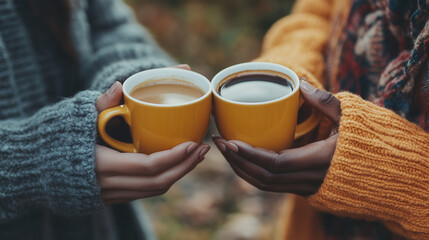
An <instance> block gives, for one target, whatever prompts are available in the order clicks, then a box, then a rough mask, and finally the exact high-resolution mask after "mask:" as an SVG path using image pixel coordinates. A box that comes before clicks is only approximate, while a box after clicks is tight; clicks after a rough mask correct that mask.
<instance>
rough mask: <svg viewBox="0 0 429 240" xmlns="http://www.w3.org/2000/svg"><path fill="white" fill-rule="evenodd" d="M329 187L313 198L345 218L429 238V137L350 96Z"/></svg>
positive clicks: (391, 114)
mask: <svg viewBox="0 0 429 240" xmlns="http://www.w3.org/2000/svg"><path fill="white" fill-rule="evenodd" d="M337 98H338V99H339V100H340V101H341V109H342V117H341V122H340V127H339V137H338V142H337V147H336V151H335V153H334V157H333V159H332V162H331V166H330V168H329V170H328V173H327V175H326V178H325V180H324V183H323V184H322V186H321V188H320V189H319V191H318V192H317V193H316V194H315V195H313V196H311V197H310V198H309V201H310V203H311V204H312V205H313V206H315V207H316V208H318V209H320V210H322V211H327V212H331V213H333V214H336V215H339V216H346V217H354V218H363V219H366V220H378V221H382V222H384V224H385V225H386V226H387V227H389V228H390V229H391V230H392V231H394V232H396V233H399V234H401V235H404V236H406V237H409V238H412V239H423V238H425V239H426V238H427V237H429V151H428V146H429V134H428V133H426V132H425V131H423V130H422V129H420V128H419V127H417V126H416V125H414V124H412V123H410V122H408V121H407V120H405V119H403V118H401V117H400V116H398V115H396V114H395V113H394V112H392V111H390V110H388V109H385V108H382V107H378V106H375V105H373V104H372V103H370V102H367V101H364V100H362V99H361V98H360V97H358V96H356V95H353V94H350V93H340V94H337Z"/></svg>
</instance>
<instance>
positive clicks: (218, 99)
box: [212, 62, 321, 152]
mask: <svg viewBox="0 0 429 240" xmlns="http://www.w3.org/2000/svg"><path fill="white" fill-rule="evenodd" d="M252 74H253V75H260V74H263V75H274V76H278V77H281V78H284V79H286V80H288V81H289V82H290V84H291V85H292V91H291V92H290V93H289V94H286V95H284V96H282V97H280V98H277V99H274V100H270V101H265V102H239V101H234V100H230V99H227V98H225V97H223V96H221V95H220V93H219V89H220V87H221V86H222V85H223V84H224V83H225V82H226V81H228V80H231V79H233V78H237V77H240V76H247V75H252ZM299 85H300V81H299V77H298V76H297V74H296V73H295V72H294V71H292V70H291V69H289V68H287V67H285V66H283V65H279V64H275V63H268V62H248V63H241V64H237V65H233V66H230V67H228V68H225V69H224V70H222V71H220V72H219V73H218V74H216V76H214V78H213V80H212V93H213V112H214V117H215V121H216V126H217V129H218V131H219V133H220V135H221V136H222V137H224V138H225V139H227V140H240V141H244V142H247V143H249V144H251V145H253V146H255V147H261V148H266V149H270V150H273V151H276V152H279V151H281V150H284V149H287V148H290V147H291V146H292V144H293V142H294V139H297V138H300V137H302V136H304V135H305V134H307V133H309V132H310V131H312V130H313V129H315V128H316V126H317V125H318V123H319V122H320V119H321V115H320V113H319V112H318V111H316V110H315V109H312V110H311V114H310V116H309V117H308V118H307V119H306V120H304V121H303V122H301V123H300V124H298V125H297V116H298V110H299V108H300V106H301V105H302V103H303V101H302V98H301V96H300V90H299V88H300V86H299Z"/></svg>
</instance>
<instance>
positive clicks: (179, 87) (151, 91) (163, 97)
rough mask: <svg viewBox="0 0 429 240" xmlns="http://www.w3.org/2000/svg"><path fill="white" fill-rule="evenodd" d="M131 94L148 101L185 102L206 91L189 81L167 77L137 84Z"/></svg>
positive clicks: (160, 102) (158, 102)
mask: <svg viewBox="0 0 429 240" xmlns="http://www.w3.org/2000/svg"><path fill="white" fill-rule="evenodd" d="M130 95H131V96H132V97H134V98H136V99H138V100H140V101H143V102H148V103H155V104H183V103H187V102H191V101H194V100H196V99H198V98H200V97H202V96H204V91H203V90H202V89H200V88H199V87H197V86H196V85H194V84H191V83H189V82H185V81H181V80H170V79H165V80H157V81H156V82H153V83H152V84H148V83H142V84H140V85H137V86H136V87H134V88H133V89H132V90H131V92H130Z"/></svg>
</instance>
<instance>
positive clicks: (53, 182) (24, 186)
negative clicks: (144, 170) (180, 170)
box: [0, 0, 174, 239]
mask: <svg viewBox="0 0 429 240" xmlns="http://www.w3.org/2000/svg"><path fill="white" fill-rule="evenodd" d="M71 3H72V13H71V16H72V24H71V32H70V35H71V37H72V39H73V43H74V49H75V50H76V53H77V59H75V60H74V61H71V60H70V59H69V58H66V57H64V55H62V54H64V53H63V52H62V51H60V48H59V45H58V43H56V42H55V41H54V40H53V39H52V38H51V37H50V36H51V35H50V34H49V32H48V31H47V28H46V27H45V26H43V25H42V24H41V23H40V21H39V20H38V19H37V18H36V17H35V16H34V15H33V14H32V12H31V11H30V7H29V6H28V1H26V0H0V182H1V187H0V239H115V238H116V237H117V235H115V229H114V226H113V224H112V220H111V219H110V218H107V217H105V216H106V214H103V213H102V212H103V211H104V207H103V203H102V200H101V198H100V189H99V186H98V184H97V180H96V175H95V171H94V168H95V165H94V158H95V144H96V122H97V114H98V113H97V111H96V109H95V101H96V98H97V97H98V96H100V95H101V94H102V93H103V92H105V91H106V90H107V89H108V88H109V87H110V86H111V85H112V84H113V83H114V82H115V81H123V80H125V79H126V78H127V77H128V76H130V75H132V74H134V73H136V72H138V71H141V70H144V69H149V68H155V67H164V66H169V65H172V64H174V62H173V61H172V59H171V58H169V57H168V56H167V55H166V54H165V53H164V52H163V51H162V50H161V49H159V47H158V46H157V45H156V44H155V43H154V41H153V40H152V39H151V37H150V35H149V34H148V32H146V31H145V30H144V29H143V28H142V27H141V26H140V25H139V24H138V23H136V21H135V20H134V19H133V17H132V16H133V14H132V12H131V10H130V9H129V8H128V7H126V6H125V5H124V4H123V3H122V2H121V1H119V0H79V1H71ZM84 89H90V90H86V91H83V90H84ZM68 216H73V217H68Z"/></svg>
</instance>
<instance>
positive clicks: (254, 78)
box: [218, 73, 293, 103]
mask: <svg viewBox="0 0 429 240" xmlns="http://www.w3.org/2000/svg"><path fill="white" fill-rule="evenodd" d="M292 90H293V85H292V83H291V82H290V80H287V79H286V78H284V77H281V76H278V75H274V74H268V73H267V74H263V73H258V74H242V75H238V76H234V77H232V78H231V79H227V80H226V81H225V82H224V83H223V84H221V85H220V87H219V89H218V92H219V95H220V96H222V97H224V98H226V99H229V100H232V101H237V102H248V103H256V102H266V101H271V100H274V99H277V98H281V97H283V96H286V95H288V94H290V93H291V92H292Z"/></svg>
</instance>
